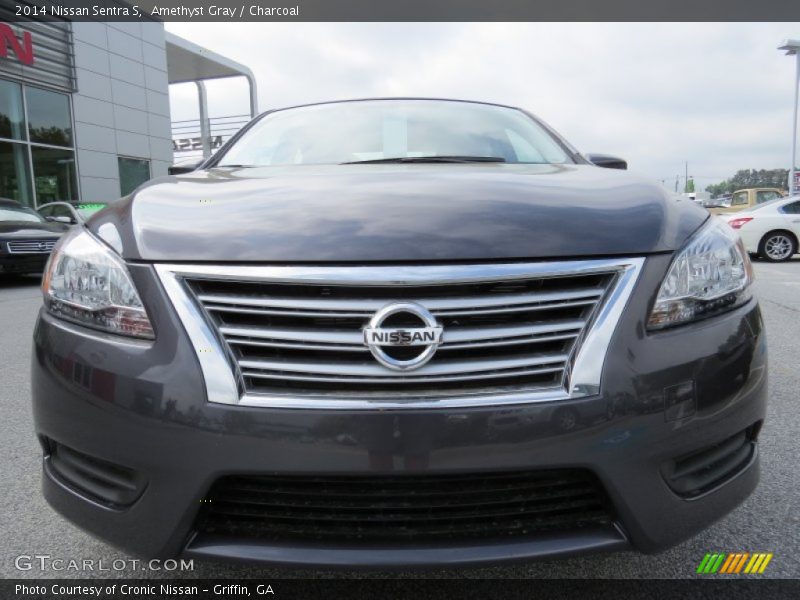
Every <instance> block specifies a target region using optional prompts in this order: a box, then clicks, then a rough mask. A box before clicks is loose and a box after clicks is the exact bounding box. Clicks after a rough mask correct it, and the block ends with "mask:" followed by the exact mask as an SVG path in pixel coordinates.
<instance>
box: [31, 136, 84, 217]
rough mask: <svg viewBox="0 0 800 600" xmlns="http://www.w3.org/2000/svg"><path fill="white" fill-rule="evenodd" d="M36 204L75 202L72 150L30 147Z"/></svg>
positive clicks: (76, 191)
mask: <svg viewBox="0 0 800 600" xmlns="http://www.w3.org/2000/svg"><path fill="white" fill-rule="evenodd" d="M31 157H32V159H33V181H34V186H35V189H36V202H37V203H38V204H40V205H41V204H47V203H48V202H57V201H59V200H77V199H78V184H77V177H76V172H75V153H74V152H72V150H60V149H57V148H43V147H40V146H31Z"/></svg>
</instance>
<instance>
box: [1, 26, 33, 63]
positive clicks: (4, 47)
mask: <svg viewBox="0 0 800 600" xmlns="http://www.w3.org/2000/svg"><path fill="white" fill-rule="evenodd" d="M9 49H10V50H11V52H12V53H13V55H14V56H16V58H17V60H18V61H19V62H21V63H22V64H23V65H32V64H33V38H32V37H31V34H30V32H29V31H23V32H22V41H20V40H19V38H17V35H16V34H15V33H14V30H13V29H11V27H10V26H9V25H7V24H6V23H0V58H9V56H8V51H9Z"/></svg>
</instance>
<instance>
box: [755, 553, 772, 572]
mask: <svg viewBox="0 0 800 600" xmlns="http://www.w3.org/2000/svg"><path fill="white" fill-rule="evenodd" d="M771 560H772V552H770V553H769V554H767V555H766V556H765V557H764V562H762V563H761V568H760V569H759V570H758V572H759V573H763V572H764V569H766V568H767V565H768V564H769V561H771Z"/></svg>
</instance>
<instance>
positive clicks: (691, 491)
mask: <svg viewBox="0 0 800 600" xmlns="http://www.w3.org/2000/svg"><path fill="white" fill-rule="evenodd" d="M760 427H761V424H760V422H759V423H757V424H755V425H753V426H751V427H748V428H747V429H745V430H744V431H740V432H739V433H737V434H736V435H734V436H731V437H729V438H727V439H725V440H723V441H721V442H719V443H717V444H714V445H712V446H707V447H706V448H703V449H702V450H698V451H696V452H692V453H690V454H686V455H684V456H681V457H679V458H676V459H674V460H671V461H669V462H667V463H666V464H665V465H664V467H663V473H664V477H665V479H666V480H667V483H668V484H669V486H670V487H671V488H672V490H673V491H674V492H676V493H677V494H680V495H681V496H685V497H692V496H698V495H700V494H703V493H705V492H707V491H709V490H711V489H713V488H715V487H717V486H718V485H720V484H722V483H724V482H725V481H726V480H728V479H730V478H731V477H733V476H735V475H736V474H737V473H739V472H741V470H742V469H743V468H744V467H745V466H747V465H748V464H749V463H750V459H751V458H752V456H753V454H754V453H755V448H756V437H757V435H758V430H759V428H760Z"/></svg>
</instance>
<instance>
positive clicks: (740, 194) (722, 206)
mask: <svg viewBox="0 0 800 600" xmlns="http://www.w3.org/2000/svg"><path fill="white" fill-rule="evenodd" d="M782 197H783V191H782V190H779V189H778V188H748V189H745V190H738V191H735V192H734V193H733V194H732V195H731V196H730V197H729V198H720V201H719V204H716V203H715V202H716V201H715V200H709V201H707V202H706V203H705V204H704V206H705V207H706V208H708V212H710V213H711V214H712V215H722V214H728V213H734V212H739V211H740V210H746V209H748V208H752V207H754V206H756V205H758V204H764V202H769V201H770V200H777V199H778V198H782Z"/></svg>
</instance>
